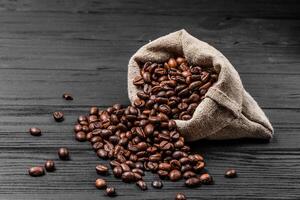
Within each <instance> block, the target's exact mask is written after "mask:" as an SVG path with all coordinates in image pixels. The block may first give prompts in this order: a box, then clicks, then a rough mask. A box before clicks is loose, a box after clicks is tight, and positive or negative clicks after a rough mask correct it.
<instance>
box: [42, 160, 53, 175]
mask: <svg viewBox="0 0 300 200" xmlns="http://www.w3.org/2000/svg"><path fill="white" fill-rule="evenodd" d="M44 167H45V169H46V171H47V172H53V171H54V170H55V163H54V161H53V160H47V161H46V162H45V165H44Z"/></svg>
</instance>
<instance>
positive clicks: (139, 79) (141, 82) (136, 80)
mask: <svg viewBox="0 0 300 200" xmlns="http://www.w3.org/2000/svg"><path fill="white" fill-rule="evenodd" d="M144 83H145V82H144V79H143V77H141V76H136V77H135V78H134V79H133V84H134V85H136V86H142V85H144Z"/></svg>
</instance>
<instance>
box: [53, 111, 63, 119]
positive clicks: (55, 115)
mask: <svg viewBox="0 0 300 200" xmlns="http://www.w3.org/2000/svg"><path fill="white" fill-rule="evenodd" d="M53 118H54V119H55V121H57V122H62V121H63V120H64V113H63V112H60V111H56V112H54V113H53Z"/></svg>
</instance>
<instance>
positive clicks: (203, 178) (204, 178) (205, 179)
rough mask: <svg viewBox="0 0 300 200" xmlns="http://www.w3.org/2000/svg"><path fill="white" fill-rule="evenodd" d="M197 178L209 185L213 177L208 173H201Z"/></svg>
mask: <svg viewBox="0 0 300 200" xmlns="http://www.w3.org/2000/svg"><path fill="white" fill-rule="evenodd" d="M199 179H200V181H201V183H202V184H205V185H211V184H213V178H212V177H211V175H210V174H208V173H204V174H202V175H201V176H200V177H199Z"/></svg>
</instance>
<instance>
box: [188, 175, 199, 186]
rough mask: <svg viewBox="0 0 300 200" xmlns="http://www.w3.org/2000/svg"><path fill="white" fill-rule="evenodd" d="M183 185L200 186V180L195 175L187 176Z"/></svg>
mask: <svg viewBox="0 0 300 200" xmlns="http://www.w3.org/2000/svg"><path fill="white" fill-rule="evenodd" d="M185 185H186V186H187V187H197V186H200V185H201V181H200V179H199V178H196V177H192V178H189V179H187V180H186V181H185Z"/></svg>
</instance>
